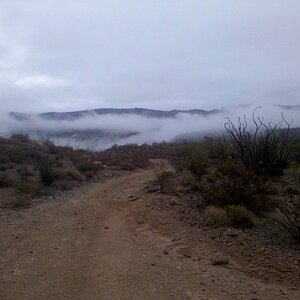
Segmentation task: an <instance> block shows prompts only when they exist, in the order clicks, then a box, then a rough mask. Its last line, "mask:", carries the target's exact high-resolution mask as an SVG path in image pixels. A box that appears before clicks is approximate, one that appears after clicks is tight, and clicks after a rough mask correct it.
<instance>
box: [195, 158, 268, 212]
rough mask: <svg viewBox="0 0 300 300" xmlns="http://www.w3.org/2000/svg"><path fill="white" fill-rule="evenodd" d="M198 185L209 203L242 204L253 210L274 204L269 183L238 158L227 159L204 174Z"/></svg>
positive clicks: (221, 205) (263, 208)
mask: <svg viewBox="0 0 300 300" xmlns="http://www.w3.org/2000/svg"><path fill="white" fill-rule="evenodd" d="M197 186H198V189H199V191H200V193H201V194H202V196H203V197H204V199H205V201H206V203H207V204H208V205H215V206H219V207H225V206H227V205H243V206H246V207H247V208H249V209H250V210H253V211H255V212H258V213H260V212H264V211H268V210H270V209H272V208H273V204H272V201H271V197H270V195H271V194H272V189H271V183H269V181H268V178H260V177H257V176H255V175H254V174H252V173H251V172H249V171H248V170H247V169H246V168H245V167H244V166H243V164H241V163H240V162H239V161H238V160H227V161H225V162H223V163H222V164H221V165H220V166H219V167H218V168H217V169H214V170H211V171H210V172H209V173H208V174H207V175H204V176H203V177H202V179H201V181H200V182H199V183H198V185H197Z"/></svg>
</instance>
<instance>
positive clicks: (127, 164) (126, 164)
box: [118, 159, 134, 171]
mask: <svg viewBox="0 0 300 300" xmlns="http://www.w3.org/2000/svg"><path fill="white" fill-rule="evenodd" d="M118 165H119V168H120V169H121V170H125V171H133V170H134V162H133V160H132V159H121V160H120V161H119V162H118Z"/></svg>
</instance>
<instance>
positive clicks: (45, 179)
mask: <svg viewBox="0 0 300 300" xmlns="http://www.w3.org/2000/svg"><path fill="white" fill-rule="evenodd" d="M35 166H36V168H37V170H38V172H39V176H40V181H41V182H42V183H43V184H44V185H46V186H49V185H51V183H53V181H54V180H55V179H56V171H55V168H54V167H53V165H52V163H51V162H50V161H49V160H47V159H39V160H36V161H35Z"/></svg>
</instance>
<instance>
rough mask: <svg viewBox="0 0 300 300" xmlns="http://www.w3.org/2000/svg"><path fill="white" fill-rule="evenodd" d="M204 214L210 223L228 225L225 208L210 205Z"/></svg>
mask: <svg viewBox="0 0 300 300" xmlns="http://www.w3.org/2000/svg"><path fill="white" fill-rule="evenodd" d="M204 215H205V217H206V219H207V220H208V223H209V224H210V225H217V226H228V225H229V220H228V216H227V214H226V211H225V209H223V208H221V207H216V206H213V205H210V206H208V207H207V208H206V209H205V211H204Z"/></svg>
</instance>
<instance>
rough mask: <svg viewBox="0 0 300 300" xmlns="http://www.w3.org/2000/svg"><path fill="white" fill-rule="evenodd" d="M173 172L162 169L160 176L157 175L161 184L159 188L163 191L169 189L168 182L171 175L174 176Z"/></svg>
mask: <svg viewBox="0 0 300 300" xmlns="http://www.w3.org/2000/svg"><path fill="white" fill-rule="evenodd" d="M172 174H173V173H172V172H169V171H162V172H161V173H160V174H159V175H158V176H157V182H158V185H159V190H160V192H161V193H166V192H167V190H168V182H169V179H170V177H171V176H172Z"/></svg>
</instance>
